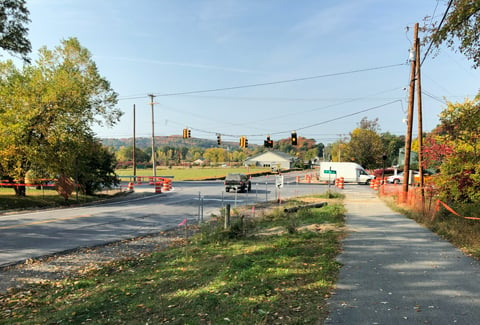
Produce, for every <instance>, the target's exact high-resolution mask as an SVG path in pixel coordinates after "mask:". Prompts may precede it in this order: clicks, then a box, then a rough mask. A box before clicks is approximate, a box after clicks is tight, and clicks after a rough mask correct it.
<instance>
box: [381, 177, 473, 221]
mask: <svg viewBox="0 0 480 325" xmlns="http://www.w3.org/2000/svg"><path fill="white" fill-rule="evenodd" d="M379 195H380V196H390V197H393V198H395V199H396V202H397V204H400V205H406V206H408V207H409V208H410V209H412V210H413V211H417V212H422V213H423V214H424V215H429V216H431V218H432V219H433V218H435V215H436V214H437V213H438V211H440V206H443V207H444V208H445V209H447V210H448V211H449V212H451V213H452V214H454V215H456V216H458V217H461V218H464V219H469V220H480V218H476V217H464V216H462V215H460V214H459V213H457V212H456V211H455V210H453V209H452V208H451V207H449V206H448V205H447V204H446V203H445V202H443V201H441V200H439V199H438V197H437V195H436V193H435V191H434V190H433V188H432V187H431V186H425V187H424V188H423V193H422V188H420V187H419V186H409V188H408V191H407V192H404V191H403V186H402V185H401V184H399V185H397V184H386V183H384V184H382V185H381V187H380V191H379Z"/></svg>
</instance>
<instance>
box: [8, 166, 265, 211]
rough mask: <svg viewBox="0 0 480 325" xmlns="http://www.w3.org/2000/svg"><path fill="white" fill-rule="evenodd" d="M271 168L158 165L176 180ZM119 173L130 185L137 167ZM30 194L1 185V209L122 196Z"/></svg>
mask: <svg viewBox="0 0 480 325" xmlns="http://www.w3.org/2000/svg"><path fill="white" fill-rule="evenodd" d="M269 171H270V170H269V169H265V168H246V167H238V168H231V167H227V168H183V167H179V168H171V169H170V168H157V175H158V176H173V177H174V180H176V181H180V180H204V179H213V178H221V177H225V175H226V174H228V173H247V174H262V173H268V172H269ZM116 172H117V174H118V175H119V176H125V177H122V180H123V182H122V184H123V186H126V182H125V181H128V180H129V179H128V178H127V177H126V176H131V175H133V169H120V170H117V171H116ZM151 175H152V170H147V169H138V170H137V176H151ZM26 191H27V196H26V197H18V196H15V192H14V190H13V189H12V188H8V187H0V211H1V210H12V209H20V210H22V209H35V208H48V207H59V206H68V205H71V204H77V203H88V202H92V201H98V200H103V199H106V198H109V197H111V196H114V195H118V194H119V193H118V192H119V189H114V190H109V191H105V192H104V193H100V194H98V195H95V196H85V195H82V194H79V195H78V200H77V196H76V193H73V194H72V196H71V197H70V198H69V200H68V201H65V199H64V198H63V197H61V196H60V195H59V194H58V193H57V192H56V191H55V190H53V189H52V188H47V189H44V190H42V189H36V188H35V187H33V186H32V187H27V189H26Z"/></svg>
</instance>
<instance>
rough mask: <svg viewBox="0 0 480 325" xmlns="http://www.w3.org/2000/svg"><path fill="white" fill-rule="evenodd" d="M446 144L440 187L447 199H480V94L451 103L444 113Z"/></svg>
mask: <svg viewBox="0 0 480 325" xmlns="http://www.w3.org/2000/svg"><path fill="white" fill-rule="evenodd" d="M440 122H441V125H440V126H441V130H442V135H440V136H437V137H436V141H437V143H436V144H437V146H438V145H439V143H438V142H440V144H444V145H445V154H444V155H443V156H442V157H441V158H442V162H441V164H440V168H439V169H440V174H439V175H438V177H436V184H437V187H438V188H439V189H440V191H441V196H442V197H443V198H444V199H446V200H452V201H456V202H464V203H480V159H479V158H480V157H479V154H480V96H477V98H476V99H475V100H473V101H471V100H466V101H465V102H464V103H447V108H446V109H444V110H443V111H442V112H441V113H440Z"/></svg>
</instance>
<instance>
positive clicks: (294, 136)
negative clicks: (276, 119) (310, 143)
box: [292, 131, 297, 146]
mask: <svg viewBox="0 0 480 325" xmlns="http://www.w3.org/2000/svg"><path fill="white" fill-rule="evenodd" d="M296 145H297V132H296V131H293V132H292V146H296Z"/></svg>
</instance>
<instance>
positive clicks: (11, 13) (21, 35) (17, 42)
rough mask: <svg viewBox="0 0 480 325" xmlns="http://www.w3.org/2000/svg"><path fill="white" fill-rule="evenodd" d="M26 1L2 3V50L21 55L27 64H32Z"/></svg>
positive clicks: (0, 15)
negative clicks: (29, 56) (29, 55)
mask: <svg viewBox="0 0 480 325" xmlns="http://www.w3.org/2000/svg"><path fill="white" fill-rule="evenodd" d="M29 14H30V13H29V12H28V9H27V7H26V6H25V0H3V1H2V2H1V3H0V48H2V49H3V50H5V51H7V52H9V53H10V54H14V55H15V54H19V55H20V56H21V57H22V59H23V60H24V61H25V62H30V59H29V58H28V56H27V55H28V54H29V53H30V52H31V50H32V46H31V44H30V41H29V40H28V38H27V34H28V28H27V27H26V25H27V24H28V23H29V22H30V19H29Z"/></svg>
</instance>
